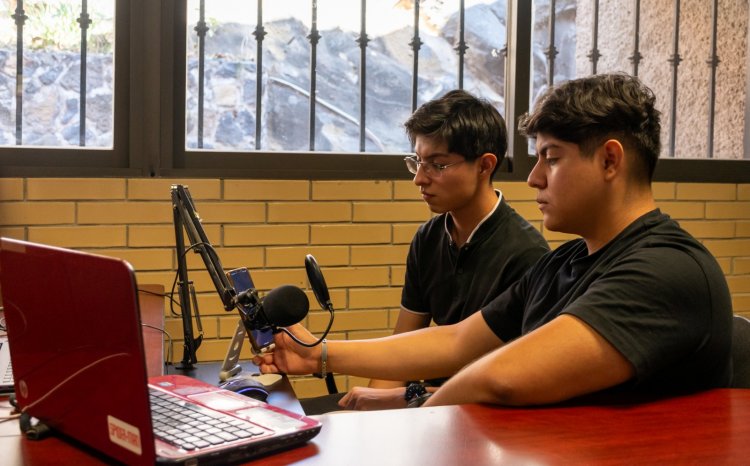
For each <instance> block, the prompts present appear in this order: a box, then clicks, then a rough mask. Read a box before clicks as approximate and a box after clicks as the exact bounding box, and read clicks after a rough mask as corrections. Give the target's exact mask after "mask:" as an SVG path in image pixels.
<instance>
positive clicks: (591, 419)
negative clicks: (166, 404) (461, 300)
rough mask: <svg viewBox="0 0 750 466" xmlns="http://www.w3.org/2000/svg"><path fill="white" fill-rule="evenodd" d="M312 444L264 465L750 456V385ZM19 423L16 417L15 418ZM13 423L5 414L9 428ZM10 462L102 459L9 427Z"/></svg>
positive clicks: (505, 411) (415, 425)
mask: <svg viewBox="0 0 750 466" xmlns="http://www.w3.org/2000/svg"><path fill="white" fill-rule="evenodd" d="M320 419H321V421H322V422H323V430H322V431H321V432H320V434H319V435H318V436H317V437H315V438H314V439H313V441H312V442H310V443H308V444H307V445H305V446H303V447H300V448H295V449H293V450H288V451H285V452H282V453H278V454H275V455H271V456H268V457H265V458H261V459H259V460H256V461H255V462H253V463H251V464H263V465H286V464H292V463H294V464H302V465H326V466H330V465H377V466H381V465H385V464H387V465H431V466H436V465H458V464H467V465H485V464H513V465H524V464H534V465H550V464H597V465H600V464H603V465H607V464H636V465H639V466H642V465H649V464H660V465H662V464H669V465H672V464H706V465H730V464H737V465H743V464H744V465H746V464H748V462H749V461H750V390H729V389H727V390H712V391H709V392H704V393H700V394H696V395H691V396H684V397H678V398H672V399H664V400H660V401H653V402H645V403H639V404H633V405H626V404H622V405H603V406H571V407H547V408H535V409H512V408H492V407H487V406H480V405H465V406H445V407H438V408H420V409H403V410H394V411H376V412H363V413H338V414H327V415H324V416H321V417H320ZM13 428H14V429H15V428H16V426H15V425H13ZM3 431H5V429H4V428H3V426H2V424H0V435H2V434H3ZM0 452H2V462H3V464H7V465H13V464H29V465H35V464H39V465H42V464H45V465H46V464H75V465H76V466H84V465H88V464H101V462H102V461H103V460H102V459H101V458H97V457H96V456H94V455H93V454H92V453H90V452H88V450H86V449H84V448H81V447H76V446H74V445H72V444H71V443H68V442H66V441H64V440H60V439H58V438H54V437H53V438H48V439H46V440H43V441H41V442H32V441H28V440H25V439H23V438H22V437H20V436H17V435H16V436H13V437H0Z"/></svg>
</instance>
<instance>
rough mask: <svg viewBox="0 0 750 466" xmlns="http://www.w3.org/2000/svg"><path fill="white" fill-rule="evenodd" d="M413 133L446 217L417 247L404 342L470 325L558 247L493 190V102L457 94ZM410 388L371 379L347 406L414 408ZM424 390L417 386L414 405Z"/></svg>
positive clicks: (501, 126)
mask: <svg viewBox="0 0 750 466" xmlns="http://www.w3.org/2000/svg"><path fill="white" fill-rule="evenodd" d="M404 127H405V129H406V132H407V135H408V137H409V140H410V141H411V143H412V145H413V146H414V151H415V155H413V156H410V157H406V159H405V161H406V167H407V169H408V170H409V171H410V172H412V173H413V174H414V184H415V185H417V186H418V187H419V190H420V193H421V195H422V199H424V201H425V202H426V203H427V205H428V206H429V208H430V210H431V211H432V212H434V213H436V214H438V215H437V216H435V217H433V218H432V219H431V220H429V221H427V222H426V223H424V224H423V225H421V226H420V228H419V229H418V231H417V233H416V234H415V235H414V238H413V240H412V242H411V246H410V249H409V254H408V256H407V262H406V277H405V283H404V288H403V291H402V296H401V311H400V313H399V316H398V320H397V322H396V325H395V329H394V333H395V334H402V333H406V332H411V331H414V330H418V329H421V328H425V327H427V326H429V325H430V322H431V321H434V322H435V324H437V325H448V324H455V323H456V322H459V321H461V320H463V319H465V318H466V317H468V316H470V315H471V314H473V313H474V312H476V311H477V310H478V309H479V308H480V307H482V306H483V305H484V304H486V303H488V302H489V301H491V300H492V298H494V297H495V296H497V295H499V294H500V293H501V292H503V291H505V289H506V288H508V287H509V286H510V285H511V284H512V283H514V282H516V281H517V280H518V279H519V278H521V276H522V275H523V274H524V273H525V272H526V270H528V269H529V268H530V267H531V266H532V265H533V264H534V263H535V262H536V261H537V260H538V259H539V258H540V257H541V256H542V255H543V254H544V253H546V252H547V251H548V249H549V248H548V247H547V242H546V241H545V240H544V238H543V237H542V235H541V234H540V233H539V231H537V230H536V228H534V227H533V226H531V225H530V224H529V223H528V222H527V221H526V220H524V219H523V218H522V217H521V216H520V215H518V214H517V213H516V212H515V211H514V210H513V209H512V208H511V207H510V206H509V205H508V203H507V202H506V200H505V199H504V198H503V195H502V193H501V192H500V191H499V190H496V189H494V188H493V186H492V178H493V176H494V174H495V172H496V171H497V167H498V165H500V162H501V161H502V159H503V157H504V156H505V152H506V149H507V133H506V129H505V121H504V120H503V118H502V116H500V114H499V113H498V111H497V110H496V109H495V108H494V107H493V106H492V105H491V104H490V103H489V102H486V101H484V100H481V99H478V98H476V97H474V96H472V95H471V94H469V93H468V92H465V91H462V90H454V91H451V92H448V93H447V94H445V95H444V96H442V97H440V98H438V99H435V100H432V101H429V102H427V103H425V104H424V105H422V106H421V107H420V108H418V109H417V110H416V111H415V112H414V114H412V115H411V117H410V118H409V119H408V120H407V121H406V123H405V124H404ZM441 382H442V380H431V381H429V382H428V385H432V386H437V385H439V384H440V383H441ZM405 384H406V382H404V381H398V382H395V381H393V380H390V381H386V380H372V381H371V382H370V385H369V388H366V387H356V388H354V389H353V390H352V391H351V392H349V393H348V394H346V395H345V396H344V397H343V398H342V399H341V401H340V402H339V405H340V406H341V407H342V408H346V409H385V408H398V407H406V405H407V397H406V392H407V390H406V387H405ZM424 387H425V385H424V384H421V382H415V385H414V386H412V388H411V391H410V392H409V395H410V396H409V397H413V396H416V395H417V392H418V391H421V390H426V389H425V388H424ZM317 401H318V400H310V401H307V402H305V403H304V407H305V410H306V412H307V411H309V412H311V413H312V412H318V411H319V408H316V407H314V405H316V402H317ZM320 401H322V400H320ZM329 405H330V403H329Z"/></svg>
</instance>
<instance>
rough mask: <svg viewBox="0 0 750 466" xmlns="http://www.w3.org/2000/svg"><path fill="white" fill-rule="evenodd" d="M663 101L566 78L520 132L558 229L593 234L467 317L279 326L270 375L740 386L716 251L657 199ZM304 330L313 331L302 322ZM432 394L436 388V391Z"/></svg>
mask: <svg viewBox="0 0 750 466" xmlns="http://www.w3.org/2000/svg"><path fill="white" fill-rule="evenodd" d="M655 101H656V99H655V97H654V95H653V93H652V92H651V90H650V89H648V88H647V87H646V86H644V85H643V84H642V83H641V82H640V81H639V80H638V79H637V78H634V77H630V76H626V75H621V74H614V75H598V76H591V77H587V78H581V79H577V80H573V81H569V82H567V83H564V84H562V85H559V86H556V87H551V88H550V89H548V90H547V92H546V93H545V94H544V95H542V96H541V97H540V98H539V99H538V101H537V103H536V105H535V107H534V110H533V112H532V113H531V114H530V115H527V116H526V117H525V118H524V119H522V121H521V124H520V127H519V129H520V131H521V132H522V133H523V134H525V135H527V136H528V137H531V138H535V139H536V152H537V162H536V165H535V166H534V168H533V169H532V171H531V173H530V174H529V177H528V183H529V185H530V186H532V187H534V188H536V189H537V203H538V204H539V209H540V210H541V211H542V214H543V222H544V225H545V227H546V228H549V229H551V230H555V231H562V232H566V233H570V234H576V235H579V236H580V237H581V238H580V239H576V240H573V241H569V242H568V243H566V244H564V245H562V246H560V247H558V248H557V249H556V250H554V251H552V252H550V253H548V254H547V255H545V256H544V257H543V258H542V259H541V260H540V261H539V262H537V264H536V265H534V267H532V268H531V269H530V270H529V272H528V273H527V274H525V275H524V276H523V278H521V280H519V281H518V282H516V283H515V284H513V285H512V286H511V287H510V288H509V289H508V290H506V291H505V292H504V293H502V294H501V295H500V296H498V297H497V298H496V299H494V300H493V301H492V302H490V303H489V304H487V305H485V306H483V307H482V309H481V312H478V313H475V314H473V315H471V316H470V317H468V318H467V319H465V320H463V321H461V322H459V323H457V324H454V325H447V326H441V327H432V328H428V329H423V330H420V331H417V332H412V333H410V334H409V335H395V336H392V337H387V338H379V339H373V340H360V341H336V342H329V343H328V348H327V350H328V351H327V360H326V361H325V362H324V361H323V360H322V354H323V353H322V351H321V348H320V347H315V348H304V347H302V346H300V345H298V344H296V343H294V342H293V341H292V340H291V339H290V338H289V337H288V336H286V335H283V334H279V335H277V338H276V349H275V350H274V352H273V354H269V355H266V356H264V357H263V358H260V357H258V358H255V361H256V363H262V364H261V365H260V368H261V371H263V372H278V371H281V372H285V373H288V374H305V373H311V372H315V371H317V370H319V369H320V367H321V366H322V365H323V364H326V365H327V367H328V369H329V370H331V371H336V372H342V373H347V374H353V375H359V376H370V377H381V378H393V379H399V378H403V377H405V376H416V377H422V378H430V377H440V376H451V378H450V379H449V380H448V381H447V382H446V383H445V384H444V385H443V386H441V387H440V388H439V389H438V390H437V391H436V392H435V394H434V395H432V396H431V397H430V398H429V399H427V400H426V402H425V406H429V405H445V404H459V403H495V404H502V405H532V404H545V403H555V402H560V401H564V400H568V399H571V398H574V397H579V396H582V395H586V394H591V393H594V392H604V393H606V394H608V395H610V396H611V395H615V396H618V397H623V396H626V395H630V394H637V395H642V394H653V395H659V396H663V395H665V394H677V393H683V392H687V391H696V390H704V389H708V388H716V387H727V386H728V384H729V383H730V379H731V375H732V363H731V359H730V351H731V331H732V305H731V298H730V295H729V289H728V287H727V283H726V279H725V278H724V275H723V273H722V271H721V268H720V267H719V265H718V263H717V262H716V260H715V259H714V258H713V257H712V256H711V254H710V253H709V252H708V251H707V250H706V248H705V247H703V245H701V244H700V243H699V242H698V241H697V240H696V239H695V238H693V237H692V236H690V234H688V233H687V232H685V231H684V230H683V229H681V228H680V227H679V225H678V224H677V223H676V222H674V221H673V220H671V219H670V218H669V217H668V216H667V215H665V214H663V213H661V211H660V210H659V209H658V208H656V205H655V201H654V198H653V194H652V191H651V180H652V177H653V173H654V168H655V166H656V162H657V159H658V156H659V151H660V131H661V125H660V121H659V120H660V116H659V112H658V110H656V108H655ZM292 330H293V331H294V332H295V334H297V335H298V336H299V337H300V338H302V339H303V340H306V341H312V340H313V338H312V336H311V335H310V334H309V332H306V330H305V329H304V328H303V327H302V326H300V325H297V326H294V327H292ZM422 399H423V400H424V397H423V398H422Z"/></svg>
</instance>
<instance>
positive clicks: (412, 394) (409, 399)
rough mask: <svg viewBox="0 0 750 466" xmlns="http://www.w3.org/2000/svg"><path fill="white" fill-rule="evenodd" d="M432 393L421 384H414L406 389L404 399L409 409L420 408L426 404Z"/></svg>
mask: <svg viewBox="0 0 750 466" xmlns="http://www.w3.org/2000/svg"><path fill="white" fill-rule="evenodd" d="M431 396H432V393H430V392H428V391H427V389H426V388H425V385H424V384H423V383H421V382H412V383H410V384H409V385H407V387H406V392H405V393H404V399H405V400H406V406H407V407H408V408H418V407H420V406H422V405H423V404H424V402H425V401H427V399H428V398H429V397H431Z"/></svg>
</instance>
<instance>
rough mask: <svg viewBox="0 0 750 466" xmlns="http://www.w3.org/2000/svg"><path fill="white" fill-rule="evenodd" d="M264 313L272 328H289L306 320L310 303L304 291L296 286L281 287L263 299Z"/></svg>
mask: <svg viewBox="0 0 750 466" xmlns="http://www.w3.org/2000/svg"><path fill="white" fill-rule="evenodd" d="M262 306H263V312H264V313H265V316H266V319H267V320H268V324H269V325H270V326H272V327H289V326H291V325H294V324H296V323H298V322H301V321H302V319H304V318H305V316H306V315H307V313H308V311H310V301H309V300H308V299H307V295H306V294H305V292H304V291H302V290H301V289H299V288H297V287H296V286H294V285H281V286H279V287H277V288H274V289H272V290H271V291H269V292H268V293H266V296H265V297H264V298H263V303H262Z"/></svg>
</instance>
